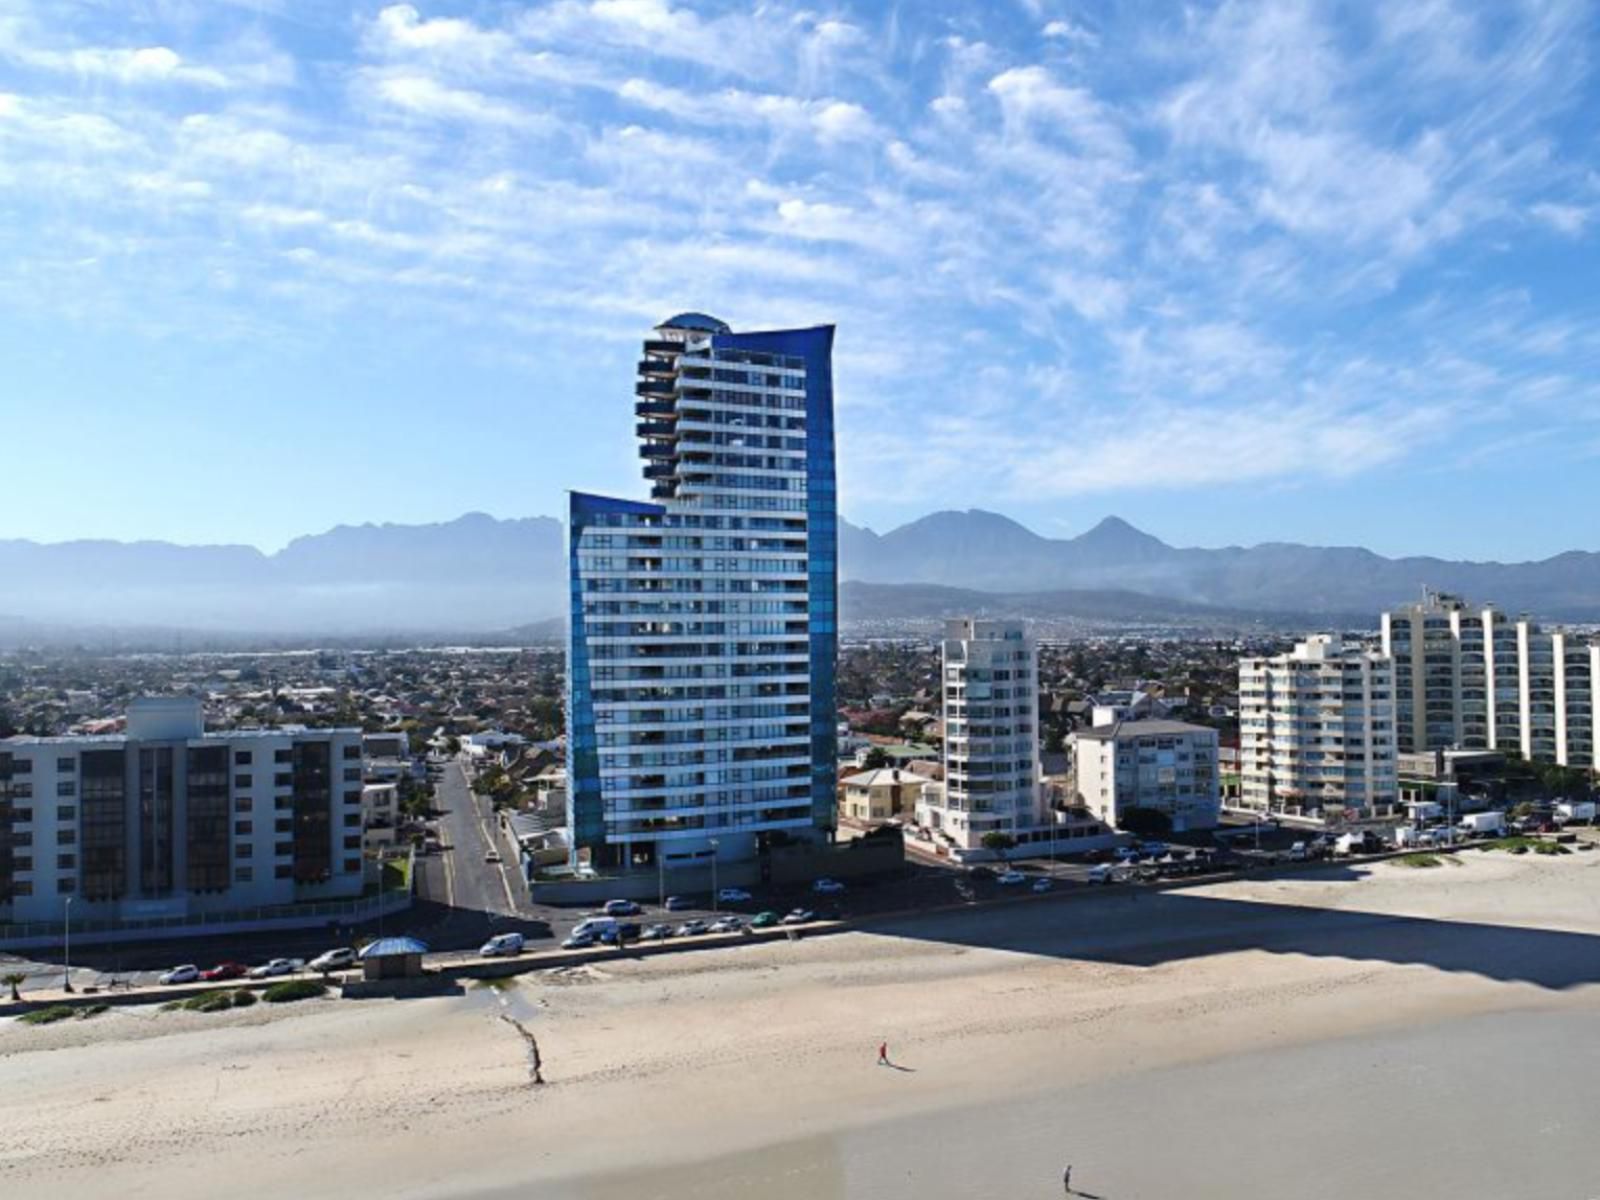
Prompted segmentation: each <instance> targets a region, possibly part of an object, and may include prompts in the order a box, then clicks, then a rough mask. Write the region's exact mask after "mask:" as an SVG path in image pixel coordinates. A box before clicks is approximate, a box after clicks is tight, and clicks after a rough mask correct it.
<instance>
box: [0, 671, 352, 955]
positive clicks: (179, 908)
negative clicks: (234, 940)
mask: <svg viewBox="0 0 1600 1200" xmlns="http://www.w3.org/2000/svg"><path fill="white" fill-rule="evenodd" d="M362 886H363V870H362V780H361V731H360V730H359V729H306V728H303V727H298V726H281V727H278V728H275V729H259V730H256V729H241V730H227V731H213V732H209V733H208V732H206V731H205V726H204V721H203V719H202V715H201V707H200V702H199V700H197V699H193V698H189V697H161V698H147V699H140V700H135V701H133V702H132V703H131V704H130V705H129V708H128V715H127V724H126V728H125V732H123V733H120V734H100V735H90V736H69V737H14V738H9V739H6V740H5V741H0V924H5V923H12V924H20V923H24V922H30V921H41V922H57V921H60V920H62V918H63V914H64V909H65V902H66V901H67V900H68V899H69V898H70V899H71V900H72V901H73V907H72V919H73V921H74V922H78V921H107V922H117V921H129V920H138V921H145V920H150V919H152V918H182V917H193V916H200V915H204V914H208V913H221V912H230V911H235V910H242V909H253V908H259V907H262V906H266V905H283V904H292V903H295V902H298V901H310V900H319V901H320V900H332V899H339V898H345V897H354V896H359V895H360V894H361V891H362Z"/></svg>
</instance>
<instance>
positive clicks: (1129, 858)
mask: <svg viewBox="0 0 1600 1200" xmlns="http://www.w3.org/2000/svg"><path fill="white" fill-rule="evenodd" d="M1111 857H1112V858H1113V859H1115V860H1116V861H1117V862H1119V863H1128V862H1138V861H1139V859H1140V858H1141V857H1142V855H1140V853H1139V851H1138V850H1136V849H1135V848H1134V847H1132V846H1118V847H1117V848H1116V849H1115V850H1113V851H1112V852H1111Z"/></svg>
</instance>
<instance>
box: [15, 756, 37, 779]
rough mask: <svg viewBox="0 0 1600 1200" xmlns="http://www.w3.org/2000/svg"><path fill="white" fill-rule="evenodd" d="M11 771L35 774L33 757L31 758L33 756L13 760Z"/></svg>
mask: <svg viewBox="0 0 1600 1200" xmlns="http://www.w3.org/2000/svg"><path fill="white" fill-rule="evenodd" d="M11 773H12V774H13V775H32V774H33V759H31V758H19V759H17V760H16V761H15V762H13V763H12V764H11Z"/></svg>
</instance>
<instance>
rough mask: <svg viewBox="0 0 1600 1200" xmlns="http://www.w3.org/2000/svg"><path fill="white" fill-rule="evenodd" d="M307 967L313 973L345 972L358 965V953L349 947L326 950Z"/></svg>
mask: <svg viewBox="0 0 1600 1200" xmlns="http://www.w3.org/2000/svg"><path fill="white" fill-rule="evenodd" d="M306 965H307V966H309V967H310V968H311V969H312V970H313V971H344V970H347V969H348V968H350V967H353V966H355V965H356V952H355V951H354V950H352V949H350V947H349V946H340V947H339V948H338V949H336V950H324V951H323V952H322V953H321V954H319V955H317V956H316V957H315V958H313V959H312V960H311V961H310V962H309V963H307V964H306Z"/></svg>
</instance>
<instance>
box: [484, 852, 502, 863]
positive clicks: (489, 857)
mask: <svg viewBox="0 0 1600 1200" xmlns="http://www.w3.org/2000/svg"><path fill="white" fill-rule="evenodd" d="M483 861H484V862H486V863H497V862H499V861H500V851H498V850H490V851H489V852H488V853H487V854H485V855H484V856H483Z"/></svg>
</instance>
